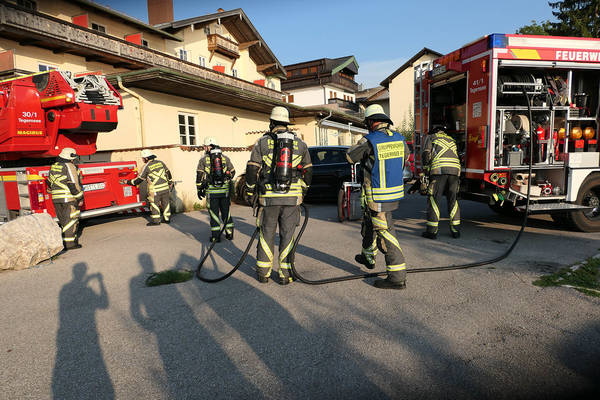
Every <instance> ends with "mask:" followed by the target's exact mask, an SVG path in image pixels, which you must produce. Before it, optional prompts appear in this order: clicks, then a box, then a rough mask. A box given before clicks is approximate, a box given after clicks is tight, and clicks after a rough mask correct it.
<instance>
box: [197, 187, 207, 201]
mask: <svg viewBox="0 0 600 400" xmlns="http://www.w3.org/2000/svg"><path fill="white" fill-rule="evenodd" d="M204 196H206V192H205V190H204V189H200V190H198V198H199V199H200V200H202V199H203V198H204Z"/></svg>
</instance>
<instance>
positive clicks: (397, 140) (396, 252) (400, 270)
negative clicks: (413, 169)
mask: <svg viewBox="0 0 600 400" xmlns="http://www.w3.org/2000/svg"><path fill="white" fill-rule="evenodd" d="M365 124H366V125H367V128H368V130H369V133H368V134H367V135H365V137H363V138H361V139H360V140H359V141H358V142H357V143H356V144H355V145H354V146H352V147H350V148H349V149H348V151H347V155H346V157H347V159H348V162H350V163H352V164H355V163H358V162H360V163H361V169H362V173H363V188H362V192H363V193H362V194H363V196H362V197H363V211H364V215H363V220H362V227H361V235H362V238H363V240H362V250H361V253H360V254H358V255H356V256H355V257H354V259H355V260H356V261H357V262H359V263H361V264H363V265H364V266H365V267H366V268H368V269H373V268H375V256H376V255H377V252H378V249H379V250H381V252H382V253H384V254H385V263H386V271H387V277H386V278H385V279H379V280H376V281H375V283H374V284H375V287H377V288H380V289H404V288H405V287H406V263H405V260H404V254H403V253H402V249H401V248H400V243H399V242H398V239H397V238H396V234H395V232H394V221H393V219H392V211H394V210H395V209H397V208H398V205H399V200H400V199H402V198H403V197H404V181H403V177H402V171H403V168H404V164H405V162H406V159H407V158H408V154H409V149H408V145H407V144H406V141H405V139H404V137H403V136H402V135H401V134H400V133H398V132H395V131H392V130H391V129H390V125H391V124H392V121H391V120H390V118H389V117H388V116H387V115H386V114H385V112H384V110H383V107H381V106H380V105H378V104H372V105H370V106H369V107H367V109H366V110H365Z"/></svg>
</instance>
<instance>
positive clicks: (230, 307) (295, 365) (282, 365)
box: [195, 275, 389, 399]
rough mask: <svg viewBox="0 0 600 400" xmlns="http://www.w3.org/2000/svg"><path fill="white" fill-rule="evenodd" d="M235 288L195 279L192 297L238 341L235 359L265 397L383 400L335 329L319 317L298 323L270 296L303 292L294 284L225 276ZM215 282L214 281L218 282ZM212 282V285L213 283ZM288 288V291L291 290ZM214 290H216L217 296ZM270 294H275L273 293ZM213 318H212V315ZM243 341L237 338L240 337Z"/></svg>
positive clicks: (229, 339)
mask: <svg viewBox="0 0 600 400" xmlns="http://www.w3.org/2000/svg"><path fill="white" fill-rule="evenodd" d="M228 280H229V281H232V282H231V284H230V285H229V287H230V288H231V287H234V288H235V293H230V291H231V289H230V290H229V291H223V288H222V287H216V288H214V289H213V288H212V287H209V288H207V287H206V284H204V283H199V284H198V286H197V290H196V292H195V293H196V296H197V297H198V299H199V301H202V302H203V304H204V305H205V307H209V308H210V310H212V312H211V313H207V315H211V314H213V315H215V316H217V317H218V318H217V319H216V321H214V322H209V321H207V322H205V324H210V325H211V326H212V328H211V329H213V330H215V331H216V329H217V328H218V327H220V326H225V327H227V331H225V332H219V333H220V334H222V335H227V338H225V339H224V340H225V342H226V343H228V344H231V345H232V346H234V345H235V346H237V348H236V351H235V353H234V356H233V357H234V358H233V360H232V361H233V362H234V363H236V364H237V365H239V366H240V368H244V367H245V368H249V369H251V370H252V371H253V373H252V378H250V379H253V382H254V384H255V385H256V386H258V387H259V388H261V389H262V391H263V393H264V395H263V397H266V398H276V399H317V398H318V399H367V398H368V399H387V398H389V397H388V396H387V395H386V393H384V392H383V391H382V390H381V389H380V388H379V386H378V385H376V384H375V383H373V381H372V378H371V377H370V376H368V375H367V374H366V373H365V371H364V369H363V366H362V364H361V363H360V362H359V361H358V360H357V359H356V358H354V357H352V356H351V355H350V354H349V351H348V349H347V348H346V344H345V343H344V341H343V340H339V338H338V337H337V336H336V334H335V332H328V331H326V330H323V329H321V326H322V323H323V321H320V319H319V318H322V316H320V317H319V318H315V319H314V320H312V321H310V322H307V321H305V322H307V323H308V324H309V325H310V326H311V327H313V329H310V330H308V329H306V328H305V327H304V326H302V325H301V324H299V323H298V322H297V321H296V319H295V318H294V316H292V315H291V314H290V311H289V310H288V309H286V308H285V307H284V306H283V305H281V304H280V303H279V302H278V301H277V300H276V299H275V298H274V296H278V297H282V296H284V297H285V295H282V294H281V292H282V291H284V292H285V291H288V293H290V294H288V296H302V293H299V292H298V291H297V290H298V287H297V284H292V285H290V286H286V287H281V286H280V285H278V284H275V283H274V282H269V283H268V284H260V285H259V284H257V285H259V286H258V287H256V286H254V285H252V284H250V283H248V282H247V281H246V280H244V279H238V278H237V277H236V276H235V275H233V276H232V277H231V278H229V279H228ZM217 285H218V284H217ZM217 285H213V286H217ZM290 290H291V292H289V291H290ZM215 293H220V295H219V296H216V295H215ZM272 296H273V297H272ZM213 318H214V317H213ZM238 338H239V339H241V340H242V342H241V343H240V342H239V339H238Z"/></svg>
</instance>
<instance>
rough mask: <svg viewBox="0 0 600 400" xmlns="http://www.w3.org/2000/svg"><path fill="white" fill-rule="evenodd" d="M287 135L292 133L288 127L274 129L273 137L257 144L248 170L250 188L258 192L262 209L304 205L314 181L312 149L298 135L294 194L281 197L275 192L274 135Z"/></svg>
mask: <svg viewBox="0 0 600 400" xmlns="http://www.w3.org/2000/svg"><path fill="white" fill-rule="evenodd" d="M285 132H288V133H292V132H289V131H288V129H287V127H284V126H276V127H274V128H273V130H272V131H271V132H270V133H267V134H265V135H264V136H262V137H261V138H260V139H258V140H257V141H256V144H255V145H254V147H253V148H252V153H251V154H250V160H249V161H248V164H247V167H246V186H247V190H248V191H250V192H254V191H255V190H258V195H259V203H260V205H261V206H286V205H300V204H301V203H302V199H303V197H304V194H305V193H306V191H307V190H308V187H309V186H310V183H311V180H312V162H311V160H310V154H309V153H308V146H307V145H306V143H304V141H302V139H300V138H298V137H296V136H295V135H294V145H293V146H294V148H293V152H292V169H293V171H294V173H293V178H292V184H291V187H290V190H289V191H288V192H286V193H278V192H275V191H274V190H273V182H274V177H273V175H274V174H273V172H274V171H273V170H274V168H273V167H274V162H273V154H274V152H275V141H274V140H273V137H272V136H271V134H278V133H285Z"/></svg>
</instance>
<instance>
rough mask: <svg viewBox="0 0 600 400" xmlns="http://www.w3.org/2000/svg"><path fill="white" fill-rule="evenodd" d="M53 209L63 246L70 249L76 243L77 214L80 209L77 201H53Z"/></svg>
mask: <svg viewBox="0 0 600 400" xmlns="http://www.w3.org/2000/svg"><path fill="white" fill-rule="evenodd" d="M54 211H55V212H56V218H58V224H59V225H60V227H61V228H62V237H63V241H64V245H65V248H67V249H71V248H73V247H75V246H76V245H77V244H78V241H77V229H78V228H79V214H80V213H81V211H80V210H79V207H78V206H77V203H73V202H70V203H54Z"/></svg>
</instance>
